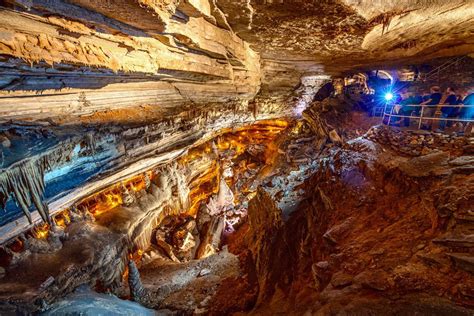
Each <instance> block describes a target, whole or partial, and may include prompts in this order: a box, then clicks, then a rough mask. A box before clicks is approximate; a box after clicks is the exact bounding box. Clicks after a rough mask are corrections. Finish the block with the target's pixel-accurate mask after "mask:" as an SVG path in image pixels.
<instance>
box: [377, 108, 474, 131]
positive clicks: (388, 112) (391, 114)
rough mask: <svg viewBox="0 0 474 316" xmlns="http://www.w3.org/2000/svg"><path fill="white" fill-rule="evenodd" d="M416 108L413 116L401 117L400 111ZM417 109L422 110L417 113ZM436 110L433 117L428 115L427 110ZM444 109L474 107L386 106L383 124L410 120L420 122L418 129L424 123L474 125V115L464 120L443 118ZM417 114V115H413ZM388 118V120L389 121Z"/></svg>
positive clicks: (461, 118)
mask: <svg viewBox="0 0 474 316" xmlns="http://www.w3.org/2000/svg"><path fill="white" fill-rule="evenodd" d="M406 107H408V108H414V110H413V112H412V114H411V115H401V114H399V113H400V110H401V109H402V108H406ZM416 108H419V109H421V110H420V111H419V115H418V113H417V112H418V111H416ZM427 108H428V109H430V110H432V109H436V112H435V114H434V116H431V115H433V113H432V111H429V112H428V115H429V116H428V115H426V113H427V111H426V109H427ZM442 108H452V109H459V108H461V109H466V108H474V105H463V104H460V105H449V104H446V105H445V104H443V105H421V104H408V105H400V104H386V105H385V108H384V111H383V119H382V122H383V123H384V124H387V125H390V124H391V123H393V122H392V118H400V119H404V118H408V119H410V120H413V119H414V120H418V129H420V128H421V126H422V124H423V122H424V121H445V122H449V121H451V122H466V123H474V118H473V117H472V114H471V116H470V117H467V118H463V117H442V116H440V115H438V113H440V112H441V109H442ZM470 112H471V113H472V112H474V109H473V110H471V111H470ZM413 114H415V115H413ZM387 118H388V119H387Z"/></svg>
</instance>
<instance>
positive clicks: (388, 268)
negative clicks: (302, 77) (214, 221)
mask: <svg viewBox="0 0 474 316" xmlns="http://www.w3.org/2000/svg"><path fill="white" fill-rule="evenodd" d="M376 134H380V132H379V133H374V132H369V133H368V134H367V136H365V137H359V138H356V139H353V140H351V141H348V142H347V143H345V144H343V145H340V146H335V147H330V149H326V150H324V151H323V152H322V153H321V154H320V156H319V158H322V159H319V160H318V161H319V165H318V166H317V167H316V171H315V173H314V174H313V176H312V177H311V179H310V180H307V181H305V184H304V185H303V186H304V189H305V191H306V199H305V200H304V202H303V203H301V204H300V205H299V207H298V208H297V210H296V211H294V212H293V213H292V215H291V216H290V217H289V219H288V220H286V221H285V222H284V223H283V225H282V224H281V223H278V224H277V225H274V224H273V221H272V220H269V221H268V226H269V227H266V229H267V230H268V231H271V232H278V233H277V237H272V236H273V235H272V234H267V235H268V238H261V239H260V240H259V242H260V243H261V244H260V245H259V246H258V247H260V248H265V249H271V253H272V255H271V258H267V257H266V256H267V255H268V252H266V253H265V254H264V255H263V256H262V257H261V259H262V260H263V259H264V261H265V262H266V267H265V268H263V270H264V271H263V272H262V271H261V270H262V267H261V266H260V267H259V268H258V269H259V270H258V271H259V274H258V275H260V276H262V277H264V278H265V280H264V281H263V282H261V281H260V280H259V284H265V285H266V287H264V288H260V293H259V297H264V298H265V299H264V300H263V303H262V300H260V301H259V303H260V304H261V305H260V306H257V309H256V313H257V314H258V313H263V311H265V312H276V311H279V312H282V311H286V312H291V313H296V314H300V313H301V314H304V313H311V314H317V315H329V314H334V313H348V314H367V313H370V312H374V311H376V313H379V314H384V315H399V314H410V313H413V312H414V311H416V312H419V313H422V314H432V313H434V314H436V313H438V314H443V313H450V314H451V313H456V314H459V315H469V314H470V313H472V311H471V310H470V308H472V299H471V298H472V296H471V295H472V291H471V290H470V288H472V282H473V278H472V243H471V241H470V237H469V233H468V231H469V229H471V228H472V220H471V219H470V217H469V215H468V214H469V213H470V212H471V211H470V203H469V201H471V200H472V198H473V197H472V186H473V183H472V152H471V151H463V150H462V148H463V147H461V151H459V150H454V151H453V150H452V149H455V148H458V147H457V145H455V144H454V143H452V144H451V145H452V147H451V146H449V145H448V146H449V148H446V147H445V145H446V143H444V144H443V142H438V141H436V140H435V141H434V142H432V143H431V146H432V148H431V150H430V152H427V153H423V154H421V155H420V156H417V155H415V156H416V157H414V156H413V155H411V156H406V154H405V153H400V151H399V148H391V147H393V146H391V145H390V144H387V140H385V139H384V140H379V139H378V137H375V136H374V135H376ZM383 134H389V135H390V136H388V138H389V139H391V140H394V139H396V138H397V137H399V138H400V139H401V138H405V139H412V137H413V135H411V134H410V133H402V134H403V135H402V134H400V132H399V133H397V132H395V131H391V130H387V131H384V132H383ZM425 137H427V135H425V136H424V138H425ZM369 138H370V139H373V140H374V141H372V140H370V139H369ZM379 141H380V142H379ZM421 141H422V140H421ZM467 142H469V141H468V140H467V139H466V137H464V140H463V144H467ZM391 143H392V142H391ZM448 143H449V142H448ZM456 143H457V142H456ZM401 146H403V145H401ZM464 146H466V145H464ZM417 147H418V148H419V150H421V149H422V148H423V145H422V142H420V143H419V144H417ZM434 147H436V148H434ZM465 150H469V148H468V147H466V148H465ZM300 187H301V186H300ZM341 192H344V194H342V195H341ZM259 199H261V198H259ZM259 199H256V201H259ZM276 202H278V197H276ZM273 203H274V202H273ZM255 205H257V203H256V204H255ZM259 205H260V207H261V208H265V209H267V207H266V206H264V205H268V203H265V204H259ZM260 211H261V212H264V211H263V209H262V210H260ZM270 227H271V228H270ZM251 229H252V226H250V230H251ZM251 231H252V230H251ZM254 247H255V246H254ZM258 260H259V259H257V262H258Z"/></svg>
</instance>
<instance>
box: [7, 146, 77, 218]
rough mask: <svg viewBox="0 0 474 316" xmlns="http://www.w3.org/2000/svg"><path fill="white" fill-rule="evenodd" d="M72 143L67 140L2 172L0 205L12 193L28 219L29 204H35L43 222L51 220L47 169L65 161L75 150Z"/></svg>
mask: <svg viewBox="0 0 474 316" xmlns="http://www.w3.org/2000/svg"><path fill="white" fill-rule="evenodd" d="M74 146H75V145H74V144H73V143H66V144H62V145H61V146H58V147H57V148H55V149H54V150H51V151H49V152H47V153H46V154H44V155H42V156H41V157H38V158H32V159H29V160H23V161H20V162H18V163H16V164H15V165H13V166H12V167H10V168H8V169H6V170H3V172H2V173H1V174H0V197H1V198H0V208H2V209H5V206H6V203H7V201H8V198H9V196H12V197H13V198H14V199H15V201H16V203H17V205H18V207H20V208H21V210H22V211H23V213H24V214H25V215H26V217H27V218H28V221H29V222H30V223H32V222H33V219H32V217H31V214H30V210H29V208H30V206H31V205H32V204H34V206H35V207H36V209H37V210H38V212H39V214H40V216H41V218H42V219H43V221H45V222H47V223H51V221H50V218H49V210H48V206H47V204H46V203H45V202H44V201H43V194H44V189H45V182H44V175H45V172H46V171H48V170H52V168H53V167H54V166H56V165H58V164H59V163H62V162H64V161H65V160H66V159H67V157H69V155H70V154H71V152H72V150H73V149H74Z"/></svg>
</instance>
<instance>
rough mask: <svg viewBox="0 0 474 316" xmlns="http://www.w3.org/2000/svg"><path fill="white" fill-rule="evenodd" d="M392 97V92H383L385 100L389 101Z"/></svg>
mask: <svg viewBox="0 0 474 316" xmlns="http://www.w3.org/2000/svg"><path fill="white" fill-rule="evenodd" d="M392 99H393V93H391V92H387V93H385V100H387V101H390V100H392Z"/></svg>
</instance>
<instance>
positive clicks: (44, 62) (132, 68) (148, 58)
mask: <svg viewBox="0 0 474 316" xmlns="http://www.w3.org/2000/svg"><path fill="white" fill-rule="evenodd" d="M165 3H166V2H161V1H154V2H147V1H133V0H129V1H109V2H107V3H106V4H101V3H97V2H95V1H69V2H63V1H41V0H38V1H30V2H29V3H28V4H24V3H23V1H18V2H14V4H13V5H12V6H13V8H11V9H6V8H4V9H3V10H2V11H1V12H0V21H1V22H0V25H1V32H2V36H1V38H0V54H1V64H0V73H2V76H1V79H0V87H1V88H2V92H1V95H0V104H1V108H2V110H1V112H0V115H1V117H2V119H9V118H39V117H40V118H41V117H42V118H44V117H51V116H58V115H72V114H75V115H78V114H86V113H93V112H95V111H104V110H107V109H114V108H115V109H116V108H119V107H122V108H123V107H129V106H138V105H154V106H160V107H164V108H166V107H174V106H178V105H182V104H185V103H203V102H205V103H212V102H228V101H230V100H234V101H242V100H244V101H245V100H250V99H252V98H253V97H254V96H255V94H256V93H257V92H258V90H259V85H260V62H259V55H258V54H257V53H256V52H255V51H253V50H252V49H251V48H250V47H249V44H248V43H246V42H244V41H243V40H241V39H240V38H239V37H237V35H235V34H234V33H233V32H232V31H231V30H229V28H228V27H225V25H222V21H221V22H218V21H220V20H222V19H223V18H224V17H223V15H222V14H219V12H220V11H219V10H218V9H216V8H214V9H215V10H211V4H210V2H209V1H207V0H202V1H174V2H170V3H168V4H166V5H165ZM216 16H217V18H216ZM224 22H225V20H224Z"/></svg>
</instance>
